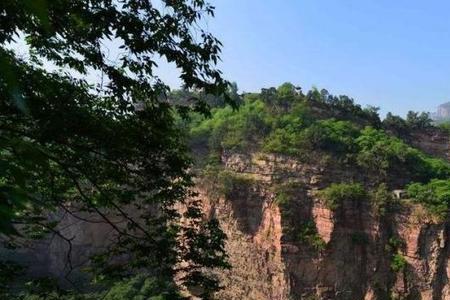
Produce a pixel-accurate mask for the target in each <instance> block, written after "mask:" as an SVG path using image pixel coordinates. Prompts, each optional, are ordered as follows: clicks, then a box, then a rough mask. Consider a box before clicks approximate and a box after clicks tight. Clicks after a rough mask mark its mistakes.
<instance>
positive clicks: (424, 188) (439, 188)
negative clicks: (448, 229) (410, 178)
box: [407, 179, 450, 218]
mask: <svg viewBox="0 0 450 300" xmlns="http://www.w3.org/2000/svg"><path fill="white" fill-rule="evenodd" d="M407 193H408V196H409V197H411V198H412V199H413V200H414V201H416V202H417V203H421V204H423V205H424V206H425V208H426V209H427V210H428V211H429V212H430V213H431V214H433V215H435V216H437V217H439V218H444V217H445V216H446V214H447V212H448V208H449V204H450V180H439V179H434V180H431V181H430V182H429V183H427V184H421V183H412V184H410V185H408V186H407Z"/></svg>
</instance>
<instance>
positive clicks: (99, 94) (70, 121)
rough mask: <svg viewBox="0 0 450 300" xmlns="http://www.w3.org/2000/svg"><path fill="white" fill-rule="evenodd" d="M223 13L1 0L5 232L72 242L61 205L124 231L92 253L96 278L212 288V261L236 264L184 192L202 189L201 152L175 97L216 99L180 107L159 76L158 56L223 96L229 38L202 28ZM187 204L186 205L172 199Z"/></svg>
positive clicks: (11, 237) (17, 240) (176, 6)
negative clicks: (61, 223) (61, 224)
mask: <svg viewBox="0 0 450 300" xmlns="http://www.w3.org/2000/svg"><path fill="white" fill-rule="evenodd" d="M213 12H214V8H213V7H212V6H211V5H209V4H208V3H206V2H205V1H203V0H180V1H168V0H167V1H161V2H156V1H155V2H154V1H149V0H144V1H142V0H117V1H111V0H84V1H70V0H57V1H53V0H52V1H47V0H39V1H28V0H5V1H1V3H0V165H1V169H0V172H1V173H0V197H1V202H0V232H1V233H2V237H1V239H2V241H3V242H5V243H7V244H8V245H10V246H11V245H14V246H20V245H21V243H22V242H23V241H26V240H29V239H33V238H38V237H42V236H45V235H47V234H53V235H56V236H58V237H59V238H61V239H63V240H65V241H66V242H67V243H68V244H70V243H71V240H70V237H67V236H64V235H63V234H62V233H61V232H60V230H59V228H58V223H57V222H54V221H52V220H50V219H49V218H48V217H47V216H48V215H49V214H51V213H55V214H56V213H61V212H62V213H64V214H68V215H71V216H72V217H74V218H77V219H79V220H80V221H83V222H103V223H105V224H108V225H109V226H110V227H111V230H113V231H114V232H115V234H114V239H113V240H112V241H111V242H110V244H109V245H108V249H107V250H106V251H103V252H100V253H97V255H96V256H95V257H93V259H92V261H91V272H92V274H93V276H94V278H95V279H96V280H103V281H107V280H111V281H117V280H125V279H126V278H131V277H133V276H135V275H136V274H147V275H148V278H153V279H152V280H156V281H157V282H165V283H167V284H163V285H159V286H160V287H161V286H162V287H164V288H170V289H172V290H173V285H171V283H173V281H174V278H175V276H176V275H177V274H182V276H181V277H180V278H181V279H180V281H181V283H182V284H185V286H200V287H203V292H202V293H203V295H202V296H203V297H208V294H209V293H210V291H211V290H215V289H216V288H218V284H217V282H216V281H215V280H214V278H212V277H209V276H208V275H207V274H206V273H204V272H203V271H202V268H203V267H215V266H218V267H226V266H227V264H226V262H225V253H224V249H223V241H224V236H223V233H222V232H221V231H220V229H219V227H218V224H217V222H216V221H214V220H211V221H208V220H204V218H203V216H202V214H201V213H200V210H199V208H198V203H196V202H195V201H194V202H187V201H185V199H186V198H187V197H189V196H195V195H193V194H192V192H190V187H191V176H190V174H189V172H188V168H189V166H190V159H189V157H188V155H187V151H186V147H185V145H184V144H183V143H182V139H180V132H179V130H178V129H177V128H176V126H175V123H174V115H175V112H176V110H175V108H177V109H178V112H179V113H181V114H182V115H184V114H185V113H186V112H187V111H189V110H195V111H198V112H200V113H202V114H207V113H208V111H209V106H208V104H207V103H206V102H205V101H203V100H202V99H200V98H194V99H192V101H191V102H189V103H188V104H187V105H176V107H175V106H174V105H172V104H171V103H169V101H167V97H166V95H167V93H168V92H169V87H168V86H167V85H165V84H164V82H163V81H161V80H160V79H159V78H158V76H156V75H155V71H156V69H157V64H158V63H159V62H160V60H158V59H159V57H161V59H162V60H166V61H167V62H169V63H172V64H175V66H176V67H177V68H178V70H179V71H180V78H181V79H182V81H183V84H184V86H185V88H187V89H189V88H195V89H197V90H201V91H202V92H203V93H206V94H212V95H217V96H220V95H222V94H224V92H225V91H226V90H227V88H228V82H227V81H226V80H224V79H223V78H222V75H221V73H220V71H219V70H218V69H217V68H216V67H215V65H216V63H217V62H218V60H219V55H220V48H221V44H220V42H219V41H218V40H217V39H216V38H215V37H214V36H213V35H211V34H210V33H208V32H206V31H204V30H203V29H202V28H201V26H200V24H201V21H202V20H203V19H204V18H205V17H207V16H208V15H210V16H213ZM21 44H24V45H25V46H23V47H21V46H20V45H21ZM18 50H24V51H26V55H21V54H20V51H18ZM111 52H113V53H114V55H115V56H116V57H114V58H111ZM223 99H224V101H225V102H226V103H230V104H232V105H233V101H232V100H230V98H229V97H227V96H224V98H223ZM183 203H184V204H185V205H186V206H187V208H186V209H185V212H184V213H183V214H180V213H179V212H178V211H177V210H175V208H174V206H175V205H177V204H183ZM130 212H132V213H130ZM86 213H87V214H88V215H89V216H93V217H92V218H88V219H85V218H84V217H82V216H84V215H85V214H86ZM180 218H183V219H184V220H185V221H184V222H183V223H182V224H181V223H180V222H179V220H180ZM113 219H119V220H120V222H115V221H113ZM93 220H95V221H93ZM69 249H70V248H69ZM124 257H125V258H126V259H125V261H126V263H125V264H123V263H117V262H118V261H121V260H123V258H124ZM68 259H69V260H70V253H69V255H68ZM181 262H188V264H187V266H185V267H181V265H180V263H181ZM69 264H70V262H69ZM183 266H184V265H183ZM106 286H108V285H106ZM163 290H164V289H154V290H152V291H157V293H162V294H161V295H163V294H164V291H163ZM172 292H173V291H172ZM172 292H171V293H172ZM155 293H156V292H155ZM158 295H159V294H158ZM152 296H153V295H152ZM154 296H156V294H155V295H154ZM9 297H13V295H9Z"/></svg>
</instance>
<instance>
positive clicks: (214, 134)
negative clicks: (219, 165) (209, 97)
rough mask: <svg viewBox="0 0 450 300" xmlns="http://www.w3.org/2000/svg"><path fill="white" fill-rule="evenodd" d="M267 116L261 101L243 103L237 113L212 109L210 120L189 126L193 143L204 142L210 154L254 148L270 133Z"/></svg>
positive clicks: (268, 116)
mask: <svg viewBox="0 0 450 300" xmlns="http://www.w3.org/2000/svg"><path fill="white" fill-rule="evenodd" d="M270 121H271V120H270V115H269V114H268V112H267V110H266V107H265V105H264V103H263V102H261V101H259V100H256V101H253V102H246V103H245V105H242V106H241V108H240V109H239V110H233V109H232V108H231V107H225V108H222V109H216V110H213V114H212V117H211V118H209V119H206V120H204V121H203V122H199V123H197V124H193V126H192V128H191V130H190V135H191V138H192V139H193V140H207V141H208V143H209V147H210V149H211V150H212V151H217V150H220V149H228V150H242V149H246V148H249V147H253V146H255V145H258V144H259V142H260V141H261V140H262V139H263V138H264V136H265V135H267V133H268V132H269V130H270Z"/></svg>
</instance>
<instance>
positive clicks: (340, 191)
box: [319, 183, 368, 210]
mask: <svg viewBox="0 0 450 300" xmlns="http://www.w3.org/2000/svg"><path fill="white" fill-rule="evenodd" d="M319 197H321V198H322V199H323V200H324V201H325V204H326V205H327V207H328V208H330V209H332V210H334V209H337V208H339V206H340V205H341V204H342V202H343V201H346V200H348V201H363V200H365V199H367V197H368V195H367V192H366V190H365V189H364V187H363V186H362V185H361V184H360V183H333V184H331V185H330V186H329V187H327V188H325V189H323V190H321V191H319Z"/></svg>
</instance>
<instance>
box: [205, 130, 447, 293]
mask: <svg viewBox="0 0 450 300" xmlns="http://www.w3.org/2000/svg"><path fill="white" fill-rule="evenodd" d="M438 140H439V139H434V141H435V142H436V143H438ZM423 141H424V143H422V146H423V147H428V146H429V145H428V144H429V143H433V141H432V139H430V140H429V141H428V140H423ZM439 141H440V140H439ZM446 143H447V142H446ZM419 146H420V145H419ZM446 147H447V148H445V147H444V148H445V149H447V150H446V151H448V143H447V144H446ZM444 148H442V145H441V146H437V145H434V146H433V148H432V150H430V151H437V150H436V149H444ZM444 152H445V151H444ZM441 154H442V155H443V156H445V155H448V152H446V153H441ZM222 163H223V171H222V173H224V174H225V175H224V176H227V178H226V179H225V181H226V182H227V183H226V186H225V187H222V188H217V186H216V185H215V184H214V182H211V180H206V179H200V180H199V182H198V191H199V193H200V197H201V198H202V200H203V203H204V209H205V211H206V212H207V213H208V214H210V215H214V216H216V217H217V218H218V219H219V220H220V222H221V225H222V228H223V230H224V231H225V233H226V234H227V235H228V242H227V250H228V253H229V256H230V262H231V264H232V266H233V268H232V269H231V270H229V271H226V272H223V273H220V274H219V276H220V277H221V279H222V283H223V286H224V289H223V290H222V291H221V292H220V293H219V294H218V295H217V298H218V299H255V300H257V299H258V300H259V299H261V300H262V299H271V300H282V299H367V300H369V299H424V300H426V299H450V282H449V279H448V278H449V276H450V263H449V257H450V249H449V237H450V235H449V234H450V232H449V228H450V227H449V222H448V219H447V220H444V221H442V220H441V221H437V220H434V219H433V218H432V217H431V216H429V215H428V214H427V213H426V212H425V210H424V209H423V208H422V207H421V206H420V205H418V204H413V203H412V202H411V201H408V200H407V199H404V200H399V201H398V202H397V203H396V204H395V205H394V207H392V208H391V209H389V212H387V213H385V214H380V213H378V212H376V211H375V209H374V208H373V206H372V205H371V204H370V203H369V201H367V202H363V203H361V202H358V203H356V202H354V201H353V202H352V201H346V202H345V203H343V205H342V206H341V207H340V208H339V209H337V210H330V209H329V208H328V207H327V206H326V205H325V204H324V203H323V201H322V200H321V199H319V197H317V190H319V189H321V188H323V187H324V186H326V185H327V184H328V183H329V182H331V181H333V180H334V181H336V178H340V180H342V181H345V180H351V179H352V178H354V176H358V175H357V174H353V172H352V170H351V169H349V170H344V169H338V168H335V167H334V166H333V165H330V164H327V163H316V164H313V165H308V164H301V163H299V162H298V161H296V160H294V159H291V158H289V157H283V156H275V155H261V154H258V153H254V154H239V153H225V154H224V155H223V156H222ZM223 180H224V179H223V178H222V181H223ZM280 187H282V188H283V189H284V190H286V189H287V190H289V194H290V197H289V201H286V199H284V200H283V199H281V200H280V199H278V198H277V191H278V190H279V189H280Z"/></svg>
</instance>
